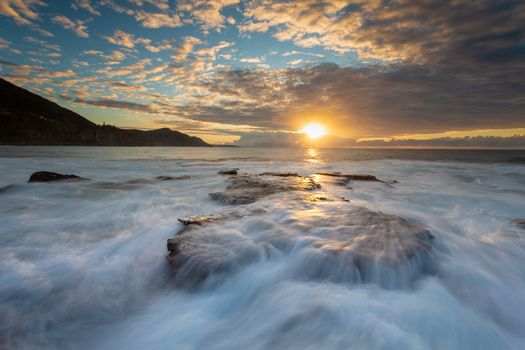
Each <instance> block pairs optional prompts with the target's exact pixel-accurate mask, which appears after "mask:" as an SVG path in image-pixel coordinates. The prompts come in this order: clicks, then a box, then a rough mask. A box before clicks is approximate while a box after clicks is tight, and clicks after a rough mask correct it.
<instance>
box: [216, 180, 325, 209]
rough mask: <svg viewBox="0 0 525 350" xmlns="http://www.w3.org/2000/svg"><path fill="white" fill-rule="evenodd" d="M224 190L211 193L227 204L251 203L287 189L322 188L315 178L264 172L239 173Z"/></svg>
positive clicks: (307, 189) (308, 189) (306, 189)
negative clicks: (252, 173) (257, 173)
mask: <svg viewBox="0 0 525 350" xmlns="http://www.w3.org/2000/svg"><path fill="white" fill-rule="evenodd" d="M229 181H230V185H228V187H227V188H226V190H225V191H223V192H216V193H210V197H211V198H212V199H214V200H217V201H220V202H223V203H225V204H231V205H237V204H249V203H253V202H255V201H257V200H258V199H260V198H263V197H266V196H269V195H272V194H275V193H279V192H286V191H311V190H315V189H318V188H320V185H319V184H317V183H316V182H315V181H314V180H313V178H311V177H309V176H300V175H297V174H288V173H287V174H281V173H263V174H260V175H239V176H235V177H232V178H230V179H229Z"/></svg>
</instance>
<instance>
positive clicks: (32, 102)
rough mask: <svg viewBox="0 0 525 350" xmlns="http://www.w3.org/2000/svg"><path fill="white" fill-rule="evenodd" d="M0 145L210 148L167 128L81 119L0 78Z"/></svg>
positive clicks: (200, 140) (65, 109) (77, 115)
mask: <svg viewBox="0 0 525 350" xmlns="http://www.w3.org/2000/svg"><path fill="white" fill-rule="evenodd" d="M0 125H1V128H0V144H4V145H6V144H9V145H78V146H192V147H193V146H195V147H205V146H210V145H209V144H207V143H206V142H204V141H203V140H202V139H200V138H198V137H194V136H189V135H186V134H184V133H181V132H178V131H174V130H171V129H168V128H163V129H156V130H149V131H143V130H133V129H131V130H130V129H120V128H117V127H114V126H107V125H106V126H100V125H97V124H95V123H93V122H91V121H89V120H88V119H86V118H84V117H83V116H81V115H79V114H77V113H75V112H73V111H71V110H69V109H67V108H63V107H61V106H59V105H58V104H56V103H54V102H51V101H49V100H47V99H45V98H43V97H41V96H38V95H36V94H34V93H32V92H30V91H27V90H25V89H23V88H21V87H18V86H16V85H14V84H11V83H10V82H8V81H6V80H4V79H1V78H0Z"/></svg>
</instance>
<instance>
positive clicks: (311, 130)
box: [301, 123, 326, 140]
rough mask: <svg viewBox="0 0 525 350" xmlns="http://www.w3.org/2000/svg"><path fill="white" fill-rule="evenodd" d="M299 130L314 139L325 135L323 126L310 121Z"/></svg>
mask: <svg viewBox="0 0 525 350" xmlns="http://www.w3.org/2000/svg"><path fill="white" fill-rule="evenodd" d="M301 132H303V133H305V134H306V135H308V137H309V138H311V139H314V140H315V139H318V138H319V137H321V136H324V135H326V129H325V127H324V126H322V125H321V124H317V123H311V124H308V125H306V126H305V127H304V128H303V129H302V130H301Z"/></svg>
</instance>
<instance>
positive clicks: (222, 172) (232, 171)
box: [218, 168, 239, 175]
mask: <svg viewBox="0 0 525 350" xmlns="http://www.w3.org/2000/svg"><path fill="white" fill-rule="evenodd" d="M238 171H239V168H233V169H227V170H220V171H219V173H218V174H219V175H237V172H238Z"/></svg>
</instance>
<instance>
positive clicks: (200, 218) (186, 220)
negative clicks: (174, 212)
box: [177, 214, 225, 226]
mask: <svg viewBox="0 0 525 350" xmlns="http://www.w3.org/2000/svg"><path fill="white" fill-rule="evenodd" d="M224 218H225V216H224V215H213V214H210V215H194V216H183V217H181V218H179V219H177V220H179V222H180V223H182V224H184V225H186V226H187V225H203V224H206V223H210V222H214V221H219V220H223V219H224Z"/></svg>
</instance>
